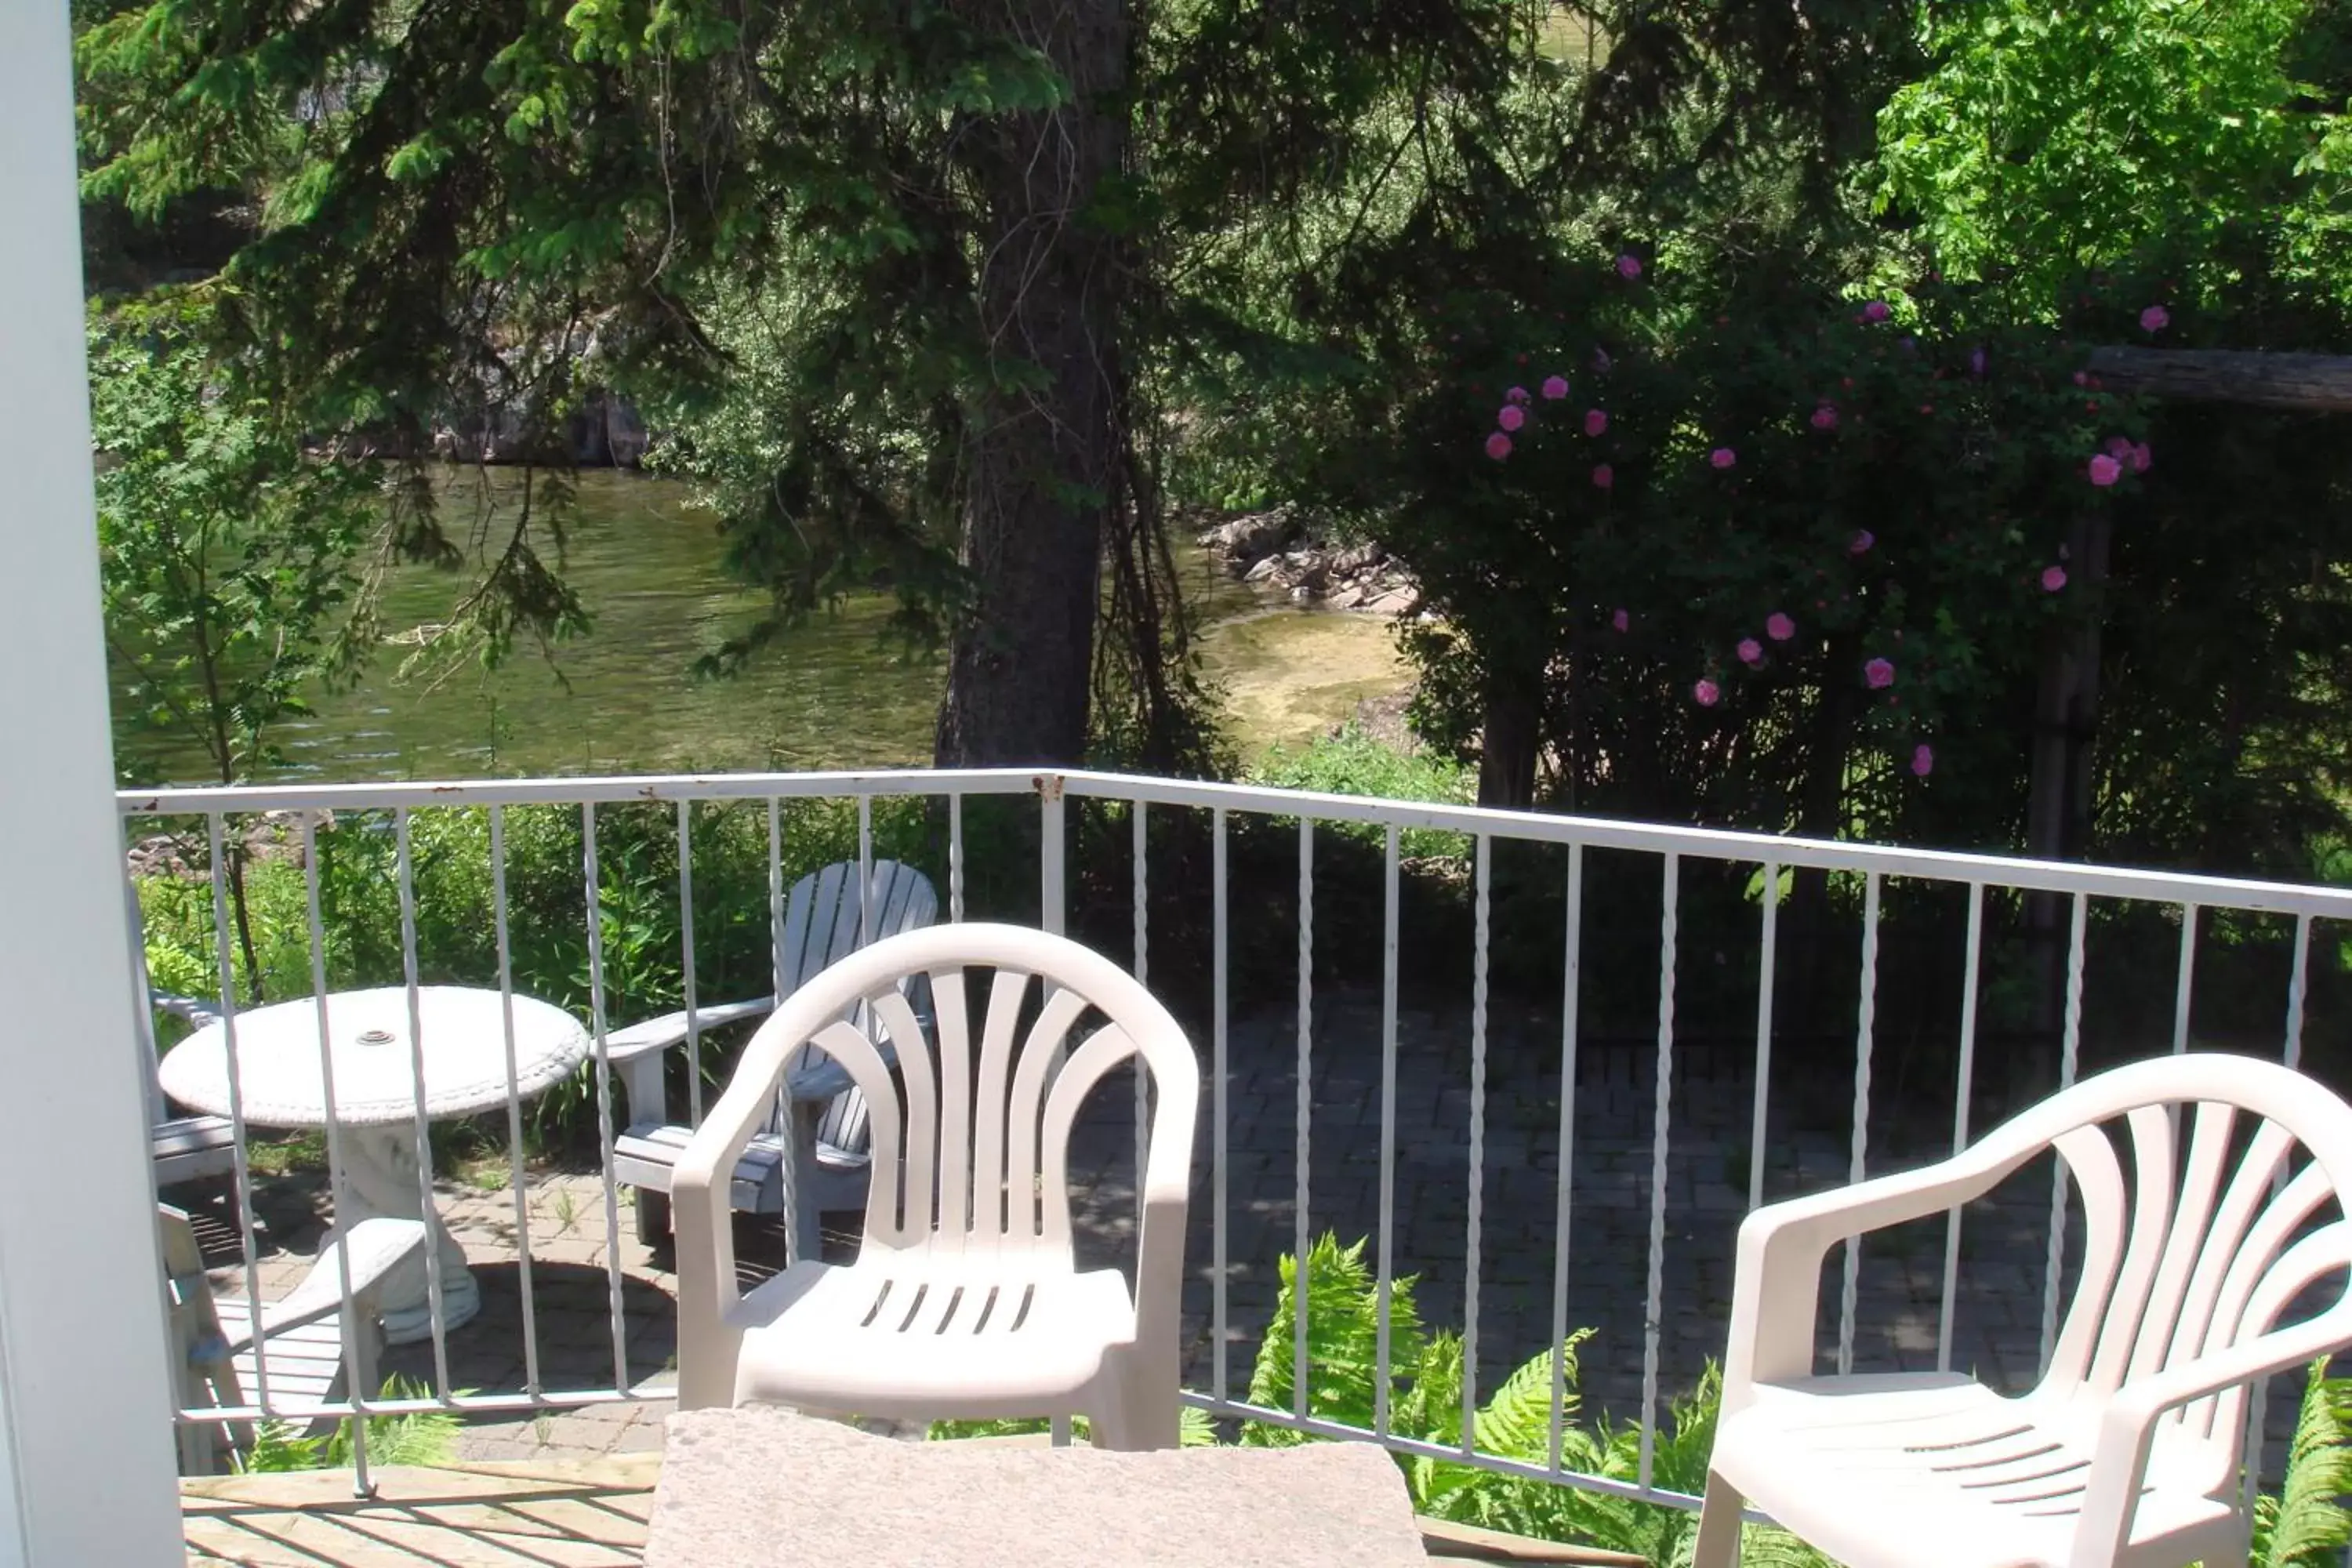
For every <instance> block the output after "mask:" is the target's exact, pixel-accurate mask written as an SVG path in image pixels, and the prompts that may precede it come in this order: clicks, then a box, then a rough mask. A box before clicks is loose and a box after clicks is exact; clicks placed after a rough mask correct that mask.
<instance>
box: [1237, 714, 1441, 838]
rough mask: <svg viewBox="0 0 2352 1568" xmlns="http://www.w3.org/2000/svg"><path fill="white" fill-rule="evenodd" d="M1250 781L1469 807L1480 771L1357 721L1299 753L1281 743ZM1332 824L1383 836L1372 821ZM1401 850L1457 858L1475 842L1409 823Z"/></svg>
mask: <svg viewBox="0 0 2352 1568" xmlns="http://www.w3.org/2000/svg"><path fill="white" fill-rule="evenodd" d="M1250 782H1251V783H1253V784H1265V785H1268V786H1269V787H1272V788H1275V789H1297V790H1309V791H1313V792H1315V793H1317V794H1320V795H1364V796H1371V797H1377V798H1380V799H1383V800H1405V801H1416V800H1418V801H1432V802H1434V803H1437V804H1439V805H1469V804H1470V802H1471V801H1472V800H1474V799H1475V798H1476V795H1477V775H1476V773H1475V772H1474V771H1473V770H1472V769H1470V768H1467V767H1465V766H1464V765H1463V764H1462V763H1458V762H1456V761H1454V759H1453V758H1451V757H1446V756H1440V755H1438V754H1436V753H1435V752H1404V751H1400V750H1398V749H1397V748H1396V747H1394V746H1391V745H1390V744H1388V743H1387V742H1383V741H1381V740H1377V739H1375V738H1374V737H1373V736H1371V735H1369V734H1367V733H1365V731H1364V730H1363V729H1362V727H1361V726H1360V725H1357V724H1353V723H1350V724H1349V725H1348V726H1346V727H1345V728H1344V729H1342V730H1341V731H1339V733H1338V734H1337V735H1327V736H1321V737H1318V739H1316V740H1314V741H1311V742H1307V745H1306V746H1305V747H1303V748H1301V749H1300V750H1297V751H1295V752H1294V751H1291V750H1288V749H1287V748H1286V747H1283V746H1276V747H1275V748H1273V749H1272V750H1271V751H1269V752H1267V753H1266V755H1265V758H1264V760H1262V761H1261V762H1260V763H1258V764H1257V766H1256V768H1255V769H1254V770H1253V771H1252V773H1251V775H1250ZM1328 826H1329V830H1330V831H1331V832H1333V833H1337V834H1340V835H1342V836H1344V837H1349V838H1359V839H1362V840H1364V841H1365V842H1367V843H1372V844H1378V843H1380V842H1381V839H1382V837H1384V835H1383V832H1382V830H1381V828H1379V827H1377V826H1373V825H1372V824H1370V823H1348V822H1335V823H1332V824H1329V825H1328ZM1399 848H1400V849H1401V851H1402V853H1404V854H1406V855H1409V856H1412V857H1415V858H1459V857H1461V856H1464V855H1466V854H1467V853H1468V852H1469V848H1470V840H1469V839H1468V837H1465V835H1463V834H1459V833H1443V832H1439V831H1437V830H1435V829H1433V828H1427V827H1409V828H1406V829H1405V830H1404V833H1403V834H1402V838H1401V841H1400V844H1399Z"/></svg>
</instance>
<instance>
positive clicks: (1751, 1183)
mask: <svg viewBox="0 0 2352 1568" xmlns="http://www.w3.org/2000/svg"><path fill="white" fill-rule="evenodd" d="M1779 954H1780V863H1779V862H1778V861H1774V860H1767V861H1765V862H1764V945H1763V955H1762V957H1761V959H1760V960H1759V968H1758V970H1757V974H1756V1096H1755V1104H1754V1105H1753V1106H1752V1107H1751V1108H1750V1110H1749V1111H1748V1207H1749V1208H1751V1209H1753V1208H1757V1207H1759V1206H1761V1205H1762V1204H1763V1202H1764V1151H1765V1150H1766V1149H1768V1148H1769V1147H1770V1145H1769V1144H1768V1143H1767V1142H1765V1141H1764V1140H1765V1134H1766V1132H1767V1131H1769V1128H1770V1125H1771V1121H1770V1118H1771V1109H1772V1107H1771V1101H1772V983H1773V977H1774V974H1775V972H1776V971H1777V969H1778V966H1779Z"/></svg>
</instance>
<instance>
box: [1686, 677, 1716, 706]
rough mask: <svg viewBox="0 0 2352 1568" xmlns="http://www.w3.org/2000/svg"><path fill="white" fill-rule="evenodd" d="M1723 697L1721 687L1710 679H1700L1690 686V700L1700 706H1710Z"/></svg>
mask: <svg viewBox="0 0 2352 1568" xmlns="http://www.w3.org/2000/svg"><path fill="white" fill-rule="evenodd" d="M1722 698H1723V688H1721V687H1719V686H1717V684H1716V683H1715V682H1714V681H1712V680H1702V681H1700V682H1699V683H1698V684H1697V685H1696V686H1694V687H1692V688H1691V700H1693V701H1694V702H1696V703H1697V704H1698V705H1699V706H1700V707H1702V708H1712V707H1714V706H1715V705H1716V703H1717V702H1718V701H1720V700H1722Z"/></svg>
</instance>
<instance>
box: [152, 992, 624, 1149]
mask: <svg viewBox="0 0 2352 1568" xmlns="http://www.w3.org/2000/svg"><path fill="white" fill-rule="evenodd" d="M504 1008H505V1003H504V1002H503V1001H502V999H501V998H500V997H499V994H498V993H497V992H496V991H486V990H477V989H474V988H472V987H469V986H463V985H424V986H419V987H418V988H417V992H416V1013H417V1019H418V1022H419V1025H420V1029H419V1036H420V1038H421V1041H422V1044H423V1047H424V1050H423V1056H424V1062H425V1116H426V1118H427V1119H428V1120H432V1121H438V1120H440V1119H441V1118H443V1117H450V1116H465V1115H468V1114H470V1113H472V1112H474V1111H478V1110H490V1109H492V1108H494V1107H497V1106H502V1105H504V1104H505V1103H506V1102H507V1051H506V1039H507V1037H506V1017H505V1012H504ZM327 1032H328V1037H329V1038H330V1040H331V1042H332V1065H333V1068H334V1076H335V1122H336V1124H337V1125H338V1126H352V1127H365V1126H381V1125H384V1124H387V1123H392V1122H404V1121H414V1120H415V1116H416V1089H415V1082H416V1079H415V1066H414V1064H415V1059H416V1054H417V1053H416V1052H415V1051H414V1050H413V1049H412V1048H411V1046H410V1043H409V1030H408V991H407V989H406V987H404V986H399V985H388V986H385V987H383V988H382V989H380V990H374V991H337V992H333V993H331V994H329V995H328V997H327ZM227 1037H228V1027H227V1023H226V1020H220V1021H216V1022H214V1023H211V1024H207V1025H205V1026H204V1027H203V1028H201V1029H199V1030H197V1031H196V1032H195V1033H194V1034H193V1035H191V1036H189V1037H187V1038H186V1039H184V1040H183V1041H181V1042H180V1043H179V1044H178V1045H176V1046H173V1047H172V1048H171V1049H170V1050H168V1051H166V1052H165V1053H164V1054H163V1064H162V1066H161V1068H159V1069H158V1077H159V1078H160V1079H162V1082H163V1092H164V1093H165V1094H168V1095H170V1096H171V1097H172V1098H173V1100H178V1101H179V1102H180V1103H182V1104H183V1105H190V1106H194V1108H195V1109H196V1110H203V1111H209V1112H211V1113H212V1114H213V1115H215V1116H226V1115H227V1114H228V1113H229V1098H228V1087H229V1086H228V1050H227ZM588 1050H589V1038H588V1032H587V1030H585V1029H583V1028H582V1027H581V1026H580V1022H579V1020H578V1019H576V1018H574V1017H572V1015H571V1014H569V1013H566V1012H565V1011H563V1009H562V1008H561V1007H557V1006H553V1005H550V1004H548V1003H545V1002H541V1001H538V1000H536V999H534V998H532V997H529V996H517V997H515V998H514V1078H515V1090H516V1092H517V1094H518V1095H520V1097H521V1098H522V1099H525V1100H528V1099H530V1097H531V1096H533V1095H535V1094H537V1093H539V1092H540V1091H541V1090H542V1089H546V1088H547V1087H548V1086H549V1085H551V1084H552V1083H554V1082H555V1081H556V1079H560V1078H562V1077H563V1076H564V1075H565V1074H567V1073H569V1072H571V1071H572V1068H575V1067H577V1066H578V1065H579V1064H580V1061H581V1059H582V1058H584V1057H585V1056H586V1055H587V1054H588ZM319 1055H320V1053H319V1003H318V999H317V998H316V997H310V996H305V997H303V998H301V999H300V1000H299V1001H294V1002H278V1003H275V1004H272V1005H269V1006H266V1007H257V1008H255V1009H254V1010H253V1011H251V1012H249V1013H248V1012H240V1013H238V1014H237V1016H236V1067H237V1089H238V1091H239V1095H240V1097H241V1098H242V1100H243V1101H244V1110H245V1119H246V1120H247V1121H250V1122H254V1123H256V1124H257V1125H259V1126H263V1127H323V1126H325V1125H326V1121H327V1096H326V1088H325V1082H324V1079H323V1076H322V1075H321V1073H320V1063H319Z"/></svg>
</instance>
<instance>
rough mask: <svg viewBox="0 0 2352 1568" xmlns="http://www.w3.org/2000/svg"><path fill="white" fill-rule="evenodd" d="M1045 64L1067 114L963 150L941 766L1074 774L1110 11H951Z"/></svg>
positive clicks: (1087, 573)
mask: <svg viewBox="0 0 2352 1568" xmlns="http://www.w3.org/2000/svg"><path fill="white" fill-rule="evenodd" d="M955 8H956V9H957V10H958V11H960V12H961V13H963V15H964V19H965V20H966V21H967V22H969V23H970V24H971V25H972V26H975V27H978V28H982V29H984V30H986V31H989V32H992V33H1009V34H1011V35H1012V36H1013V37H1016V38H1017V39H1019V40H1020V41H1021V42H1022V43H1024V44H1026V45H1028V46H1030V47H1035V48H1039V49H1042V50H1043V51H1044V52H1045V55H1046V57H1047V58H1049V59H1050V60H1051V61H1052V62H1053V64H1054V66H1055V69H1056V70H1057V71H1058V72H1059V73H1060V75H1061V78H1062V79H1063V81H1064V83H1065V84H1066V90H1067V96H1066V99H1065V100H1064V101H1063V103H1062V104H1061V105H1060V106H1059V107H1058V108H1056V109H1054V110H1050V111H1047V112H1042V113H1026V114H1013V115H1000V116H995V117H992V118H990V119H987V120H985V121H977V122H975V123H974V124H973V125H972V127H971V132H970V133H969V134H968V135H967V136H966V137H965V138H963V139H962V141H961V142H960V147H961V156H962V158H963V160H964V162H965V163H966V164H967V166H968V168H969V169H970V172H971V176H972V179H973V183H974V184H975V186H976V187H977V189H978V190H979V192H980V194H981V200H982V204H983V208H984V216H983V218H982V224H981V232H980V234H979V236H978V237H977V241H978V249H979V253H980V255H981V257H982V273H981V277H980V281H979V293H980V320H981V327H982V331H983V333H984V334H985V336H986V340H987V342H988V343H989V345H990V353H991V356H992V362H993V363H992V371H993V374H992V375H991V376H990V378H989V384H988V387H987V390H985V391H984V392H982V394H981V395H979V396H978V397H977V398H976V399H975V401H974V404H973V406H972V408H971V418H970V423H969V432H970V433H969V436H968V438H967V445H966V449H965V454H964V458H965V462H966V464H967V468H968V475H969V477H968V479H967V485H968V490H967V500H966V502H965V513H964V522H963V544H962V559H963V564H964V566H965V568H966V569H967V570H968V571H969V572H970V574H971V582H972V585H973V590H974V601H973V604H972V605H971V609H970V612H969V613H968V614H967V615H966V616H963V617H962V618H961V621H960V622H959V624H958V625H957V626H956V628H955V632H954V636H953V639H952V642H951V645H950V652H949V662H948V691H947V698H946V700H945V701H944V702H943V703H942V704H941V706H940V722H939V731H938V742H937V747H936V755H937V758H938V761H939V763H940V766H942V767H959V766H961V767H979V766H992V765H1006V766H1027V765H1032V764H1036V763H1078V762H1080V761H1082V760H1083V759H1084V757H1085V753H1086V744H1087V687H1088V678H1089V675H1090V673H1091V669H1092V665H1093V650H1094V633H1095V620H1096V616H1097V608H1098V604H1097V601H1098V598H1099V587H1098V584H1099V573H1100V562H1101V553H1102V541H1103V530H1104V518H1105V513H1106V510H1107V508H1108V506H1109V505H1111V504H1112V500H1111V498H1112V497H1113V496H1114V494H1116V493H1117V491H1118V488H1119V487H1118V485H1117V483H1116V482H1115V481H1116V479H1117V467H1118V463H1119V462H1120V461H1121V460H1122V453H1123V447H1124V437H1123V435H1122V433H1121V432H1120V431H1119V430H1118V421H1117V409H1118V401H1119V400H1118V388H1119V386H1120V385H1121V384H1122V380H1123V377H1124V375H1125V370H1124V367H1123V366H1122V365H1121V363H1120V362H1119V358H1118V327H1119V314H1120V312H1119V304H1120V300H1121V298H1122V296H1123V292H1124V283H1123V279H1122V274H1121V268H1120V267H1119V265H1118V262H1119V256H1118V241H1117V239H1116V237H1113V236H1111V235H1108V234H1106V233H1105V232H1104V231H1103V230H1101V229H1100V228H1097V227H1096V226H1092V225H1090V224H1089V223H1088V221H1087V216H1086V214H1087V208H1088V206H1089V205H1090V204H1091V202H1092V200H1093V198H1094V195H1095V193H1096V191H1097V187H1098V186H1099V185H1100V184H1101V183H1102V182H1103V181H1104V180H1105V179H1106V178H1108V177H1110V176H1113V175H1116V174H1118V173H1119V171H1120V169H1121V167H1122V165H1123V163H1124V161H1125V159H1126V155H1127V124H1126V112H1127V110H1126V105H1125V101H1124V89H1125V87H1126V83H1127V67H1128V53H1129V27H1130V21H1129V16H1128V13H1127V6H1126V0H1011V3H1010V4H1002V3H1000V4H998V5H981V4H978V3H976V0H961V3H960V4H959V5H957V6H956V7H955Z"/></svg>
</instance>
